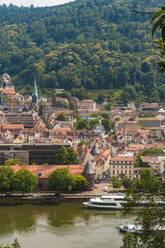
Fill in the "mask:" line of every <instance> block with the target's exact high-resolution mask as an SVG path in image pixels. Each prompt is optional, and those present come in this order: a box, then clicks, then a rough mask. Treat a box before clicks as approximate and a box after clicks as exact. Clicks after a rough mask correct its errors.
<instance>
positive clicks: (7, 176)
mask: <svg viewBox="0 0 165 248" xmlns="http://www.w3.org/2000/svg"><path fill="white" fill-rule="evenodd" d="M13 177H14V171H13V170H12V169H11V168H10V167H7V166H1V167H0V192H3V193H4V192H7V191H10V190H11V189H12V182H13Z"/></svg>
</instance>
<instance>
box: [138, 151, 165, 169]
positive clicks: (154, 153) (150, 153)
mask: <svg viewBox="0 0 165 248" xmlns="http://www.w3.org/2000/svg"><path fill="white" fill-rule="evenodd" d="M163 153H164V152H163V150H162V149H160V148H146V149H144V151H142V152H141V153H139V154H137V156H136V158H135V162H134V165H135V167H150V165H149V164H148V163H146V162H143V161H142V159H141V157H142V156H158V155H161V154H163Z"/></svg>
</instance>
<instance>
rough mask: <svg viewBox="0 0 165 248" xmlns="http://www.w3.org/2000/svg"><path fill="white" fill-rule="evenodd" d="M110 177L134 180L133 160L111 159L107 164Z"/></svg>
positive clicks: (129, 158)
mask: <svg viewBox="0 0 165 248" xmlns="http://www.w3.org/2000/svg"><path fill="white" fill-rule="evenodd" d="M109 172H110V177H116V178H119V179H122V178H123V177H126V178H129V179H133V178H134V159H133V158H132V157H119V156H118V157H112V158H111V160H110V162H109Z"/></svg>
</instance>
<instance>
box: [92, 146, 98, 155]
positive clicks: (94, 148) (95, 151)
mask: <svg viewBox="0 0 165 248" xmlns="http://www.w3.org/2000/svg"><path fill="white" fill-rule="evenodd" d="M91 154H92V155H98V154H100V152H99V148H98V144H97V143H95V144H94V145H93V147H92V150H91Z"/></svg>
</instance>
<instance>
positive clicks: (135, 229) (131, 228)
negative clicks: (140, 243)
mask: <svg viewBox="0 0 165 248" xmlns="http://www.w3.org/2000/svg"><path fill="white" fill-rule="evenodd" d="M119 230H120V232H129V233H136V234H140V233H142V229H141V227H140V226H136V225H135V224H125V225H121V226H119Z"/></svg>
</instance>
